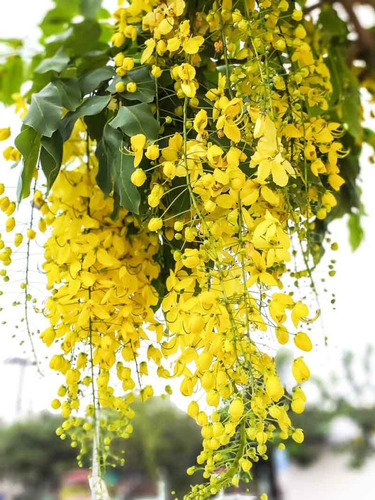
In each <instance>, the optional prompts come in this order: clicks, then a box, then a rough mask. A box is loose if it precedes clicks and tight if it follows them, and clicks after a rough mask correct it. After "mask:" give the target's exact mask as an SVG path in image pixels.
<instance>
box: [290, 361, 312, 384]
mask: <svg viewBox="0 0 375 500" xmlns="http://www.w3.org/2000/svg"><path fill="white" fill-rule="evenodd" d="M292 373H293V377H294V378H295V379H296V381H297V382H298V383H299V384H300V383H301V382H305V381H306V380H308V379H309V378H310V370H309V368H308V366H307V365H306V363H305V362H304V360H303V359H302V358H297V359H295V360H294V361H293V366H292Z"/></svg>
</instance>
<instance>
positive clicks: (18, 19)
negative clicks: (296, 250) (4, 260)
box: [0, 0, 375, 500]
mask: <svg viewBox="0 0 375 500" xmlns="http://www.w3.org/2000/svg"><path fill="white" fill-rule="evenodd" d="M104 5H105V7H106V8H108V9H109V10H110V11H113V10H114V9H115V8H116V6H117V2H116V0H107V1H105V2H104ZM50 7H51V2H49V1H48V0H38V1H37V2H30V1H28V0H13V1H12V2H7V3H6V5H5V4H4V5H2V7H1V16H0V39H3V38H9V37H12V38H21V39H22V40H23V41H24V43H25V46H26V47H27V50H29V51H30V52H31V53H32V51H33V47H36V46H37V40H38V36H39V33H38V29H37V25H38V22H39V21H40V20H41V19H42V17H43V16H44V14H45V12H46V11H47V10H48V9H49V8H50ZM373 12H374V11H373V10H372V9H367V8H366V7H365V6H363V7H360V8H359V10H358V13H359V16H360V19H361V21H362V22H363V25H364V26H365V27H369V26H374V25H375V19H374V16H373ZM0 46H1V42H0ZM1 57H2V55H1V50H0V58H1ZM363 104H364V108H365V113H366V116H368V118H367V120H368V127H369V128H372V129H374V120H373V119H372V118H371V112H372V110H373V103H370V102H369V100H368V96H366V95H365V94H364V95H363ZM0 116H1V119H0V120H1V122H0V126H1V127H5V126H8V125H9V124H12V120H13V118H12V112H9V111H7V110H5V109H3V108H2V109H1V115H0ZM369 155H370V152H367V151H365V152H364V155H363V160H362V167H363V168H362V174H361V177H362V190H363V193H362V200H363V204H364V212H365V214H366V215H365V216H363V217H362V225H363V231H364V237H363V241H362V243H361V245H360V246H359V248H358V249H357V250H356V252H355V253H353V251H352V249H351V246H350V244H349V237H348V229H347V222H348V221H347V220H346V219H341V220H336V221H335V222H334V223H333V224H332V228H331V230H332V238H333V241H337V242H338V243H339V247H340V248H339V251H338V252H336V253H335V255H334V257H333V256H332V254H328V253H327V254H326V255H325V256H324V258H323V260H322V262H321V263H320V264H319V268H318V269H317V270H316V277H317V280H318V281H319V292H320V293H319V296H320V302H321V303H320V307H321V315H320V318H319V319H318V320H317V322H316V323H315V324H314V326H313V327H312V335H311V337H312V338H313V339H314V344H315V345H314V351H313V352H312V353H310V354H308V355H307V356H306V359H307V361H308V363H309V366H310V367H311V372H312V374H313V377H312V379H311V381H309V382H308V383H307V384H305V386H304V390H305V392H306V393H307V398H308V405H307V409H306V411H305V413H303V414H302V415H297V416H295V417H294V421H295V423H296V426H298V427H302V428H303V429H304V431H305V443H304V444H303V445H297V444H296V443H289V444H287V446H286V449H285V450H280V449H278V447H277V444H275V447H274V449H272V450H270V453H269V460H268V461H266V462H262V463H259V464H257V467H256V468H255V470H254V481H253V482H252V483H251V485H250V484H243V485H242V487H241V489H240V490H236V491H228V492H227V493H226V494H225V497H221V498H226V499H232V500H234V499H236V498H237V499H241V498H259V496H260V494H261V493H263V492H266V493H268V495H269V498H270V500H297V498H298V500H300V499H301V498H303V500H313V499H314V500H315V499H316V498H319V500H331V499H339V500H349V499H350V500H352V499H356V500H361V499H366V498H372V497H373V494H372V493H371V492H372V490H373V481H374V477H375V455H374V451H375V328H374V324H373V320H372V315H371V311H372V310H373V309H374V305H373V301H374V299H373V296H374V294H373V288H374V287H373V282H374V280H375V271H374V267H375V266H374V264H373V261H374V255H375V231H374V227H375V197H374V195H373V186H375V167H374V166H373V165H372V164H371V163H370V162H369V161H368V157H369ZM4 177H6V178H7V180H8V182H9V179H8V171H6V168H5V166H4V168H3V169H0V180H1V181H4ZM19 216H20V217H21V216H22V214H21V215H19ZM332 258H335V259H336V260H337V263H336V264H335V270H336V274H335V276H332V277H328V270H329V266H330V265H331V259H332ZM46 354H47V353H46V351H45V350H44V349H43V347H40V351H39V347H38V358H39V361H40V365H41V367H42V371H43V367H44V366H45V367H46V366H48V361H47V355H46ZM292 359H293V352H292V350H288V349H285V348H283V349H282V350H281V351H280V352H279V354H278V364H279V370H280V372H281V373H282V374H284V382H285V384H286V385H287V386H288V384H290V382H291V380H290V378H289V377H290V376H289V373H290V364H291V362H292ZM58 386H59V379H58V377H57V376H54V375H51V374H49V375H48V377H43V376H41V374H40V373H39V371H38V370H37V367H36V366H35V362H34V361H33V357H32V355H31V353H30V349H29V344H28V343H27V342H24V343H21V347H20V343H19V340H17V339H15V338H14V336H13V332H12V331H11V329H10V327H9V326H5V325H0V500H16V499H17V500H43V499H45V500H47V499H54V500H55V499H56V500H84V499H89V498H91V497H90V492H89V488H88V481H87V477H88V474H89V472H90V471H89V468H88V467H89V463H87V464H84V465H86V467H87V468H85V467H84V468H81V469H79V468H78V467H77V461H76V450H75V449H73V448H71V446H70V443H69V442H68V440H66V441H62V440H60V439H59V438H58V437H57V436H56V433H55V430H56V428H57V427H58V426H59V425H60V424H61V420H60V417H59V416H58V412H53V411H52V410H50V402H51V400H52V399H53V398H54V397H55V391H56V389H57V387H58ZM176 387H178V385H176ZM162 392H163V388H161V389H160V393H162ZM177 394H178V389H177V390H176V391H174V395H173V396H171V397H170V398H166V397H157V398H154V399H153V400H150V401H148V402H147V403H145V404H141V403H137V404H136V405H135V406H136V408H135V409H136V417H135V419H134V422H133V425H134V433H133V435H132V437H131V438H130V439H129V440H127V441H126V442H125V443H121V442H119V443H118V450H119V453H120V450H121V449H122V447H125V448H126V454H125V460H126V463H125V466H124V467H116V468H113V469H112V468H110V469H109V470H108V472H107V475H106V478H105V480H106V483H107V485H108V488H109V492H110V497H111V498H112V499H119V500H120V499H121V500H123V499H125V498H126V499H141V498H142V499H144V500H146V499H159V500H162V499H165V500H166V499H174V498H177V497H178V498H182V496H183V494H184V493H185V492H186V491H188V490H189V486H190V484H191V483H192V481H193V480H196V481H198V480H199V479H200V478H199V477H198V476H197V477H195V476H193V477H191V476H187V475H186V473H185V471H186V468H188V467H189V466H191V465H193V464H194V463H195V457H196V455H197V453H199V451H200V444H201V436H200V429H199V428H198V427H197V426H196V424H195V423H194V421H193V420H192V419H190V418H189V417H187V416H186V415H185V414H184V410H185V409H186V407H187V404H188V403H189V401H188V400H187V399H186V398H183V397H182V396H178V395H177ZM195 399H197V400H198V402H199V403H200V405H202V406H203V407H204V404H205V403H204V399H203V400H202V401H201V400H200V396H199V394H198V395H196V398H195Z"/></svg>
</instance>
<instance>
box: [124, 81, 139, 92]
mask: <svg viewBox="0 0 375 500" xmlns="http://www.w3.org/2000/svg"><path fill="white" fill-rule="evenodd" d="M126 90H127V91H128V92H130V93H131V94H133V93H134V92H136V91H137V84H136V83H135V82H129V83H128V84H127V85H126Z"/></svg>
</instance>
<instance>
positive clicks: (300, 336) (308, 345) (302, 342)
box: [294, 332, 313, 351]
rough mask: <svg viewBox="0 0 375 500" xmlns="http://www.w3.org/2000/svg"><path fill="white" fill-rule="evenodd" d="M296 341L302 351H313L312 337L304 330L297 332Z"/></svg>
mask: <svg viewBox="0 0 375 500" xmlns="http://www.w3.org/2000/svg"><path fill="white" fill-rule="evenodd" d="M294 343H295V344H296V346H297V347H298V348H299V349H301V350H302V351H311V350H312V348H313V345H312V342H311V340H310V337H309V336H308V335H307V334H306V333H304V332H299V333H297V335H296V336H295V337H294Z"/></svg>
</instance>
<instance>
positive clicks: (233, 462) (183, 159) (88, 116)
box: [0, 0, 375, 500]
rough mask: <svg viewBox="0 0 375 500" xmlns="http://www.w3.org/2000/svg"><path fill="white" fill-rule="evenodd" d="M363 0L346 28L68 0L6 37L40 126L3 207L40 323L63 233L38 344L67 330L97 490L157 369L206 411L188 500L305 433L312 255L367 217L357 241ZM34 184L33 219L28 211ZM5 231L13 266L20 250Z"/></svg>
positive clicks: (65, 411) (232, 3)
mask: <svg viewBox="0 0 375 500" xmlns="http://www.w3.org/2000/svg"><path fill="white" fill-rule="evenodd" d="M360 3H362V4H368V6H369V8H371V6H372V2H346V1H344V0H343V1H342V2H337V4H340V5H339V6H338V8H339V9H341V10H340V16H341V17H345V16H346V18H347V21H348V22H345V21H343V20H341V19H340V16H339V15H338V13H337V12H336V10H335V7H336V3H335V2H332V1H325V2H324V1H322V2H317V3H315V4H311V5H310V4H308V5H305V2H304V1H303V0H300V1H292V0H290V1H286V0H261V1H255V0H215V1H214V2H211V1H207V0H133V1H131V2H130V3H129V4H128V3H124V4H123V5H121V6H120V7H119V8H118V9H117V10H116V11H115V12H114V14H113V19H111V18H110V16H109V14H108V12H107V11H106V10H104V9H103V8H102V7H101V5H100V1H98V0H96V1H95V0H91V1H90V0H83V1H82V2H80V1H78V0H75V1H67V0H55V5H54V7H53V9H52V10H51V11H49V12H48V13H47V15H46V16H45V18H44V20H43V21H42V23H41V25H40V27H41V30H42V37H41V40H40V41H41V44H42V47H43V50H42V51H41V52H40V53H38V54H36V55H35V56H34V57H33V59H32V61H31V62H30V61H23V59H22V57H21V56H20V55H19V53H20V52H21V53H22V43H21V42H20V41H17V40H11V41H8V42H6V41H3V43H7V44H8V47H9V51H10V55H9V57H8V58H6V59H5V60H4V61H3V63H2V66H1V73H2V77H3V78H2V84H1V87H0V97H1V99H2V101H3V102H4V103H6V104H10V103H11V102H12V97H11V94H13V99H16V113H18V114H19V115H20V116H21V118H22V129H21V131H20V133H19V135H18V136H17V137H16V139H15V141H14V145H6V147H5V149H4V157H5V158H6V159H8V160H11V161H13V162H20V163H21V165H20V169H21V174H20V182H19V187H18V193H17V197H18V200H14V201H11V200H10V199H9V197H8V196H6V195H3V197H2V198H1V199H0V207H1V209H2V211H3V212H4V213H5V214H6V215H7V217H8V218H7V220H6V222H5V225H6V231H7V232H9V233H10V232H14V233H15V236H14V247H19V246H20V245H25V246H26V248H27V252H26V253H27V259H26V260H25V276H26V279H25V281H24V283H23V284H22V286H23V289H24V291H25V304H26V305H25V315H26V324H27V323H28V322H27V311H28V308H30V304H31V305H32V302H31V301H30V294H31V293H32V290H31V285H30V280H29V279H28V261H29V257H30V253H31V252H32V250H31V244H32V240H34V239H35V238H36V239H38V238H40V237H41V236H40V233H44V232H45V234H46V236H45V237H44V240H43V241H44V257H43V259H42V262H41V263H40V266H41V268H42V269H43V271H44V273H45V276H46V286H47V294H48V295H47V298H46V300H45V302H44V303H43V305H42V306H41V307H39V309H41V310H42V312H43V314H44V316H45V317H46V318H47V319H48V322H49V327H48V328H47V329H46V330H44V331H43V332H42V333H41V335H40V338H41V339H42V341H43V342H44V343H45V344H47V345H48V346H50V345H52V344H53V345H57V346H58V353H57V354H53V355H52V356H51V360H50V368H51V369H52V370H57V371H58V372H61V374H62V375H63V377H64V378H63V384H62V385H61V387H60V388H59V389H58V398H56V399H55V400H54V401H53V402H52V406H53V408H55V409H58V408H60V407H61V412H62V415H63V417H64V418H65V419H66V420H65V422H64V424H63V425H62V427H61V428H59V429H58V430H57V433H58V434H59V435H60V436H61V437H62V438H65V437H66V435H67V434H70V436H71V438H72V446H77V447H78V448H79V450H80V451H79V455H78V457H79V459H80V457H81V455H82V453H84V452H85V451H87V448H88V446H89V443H92V442H93V443H94V454H93V469H94V477H93V483H95V484H93V488H94V489H95V488H97V490H98V493H97V498H101V497H102V496H103V495H104V493H100V492H99V490H100V489H102V488H104V485H103V482H102V481H101V474H102V471H103V469H104V467H105V464H106V462H107V461H108V460H110V459H111V457H112V452H111V441H112V438H113V437H115V436H120V437H122V438H126V437H128V436H129V434H130V433H131V431H132V425H131V419H132V417H133V415H134V412H133V409H132V403H133V401H134V399H135V397H136V396H137V395H139V396H140V398H141V399H142V400H143V401H144V400H146V399H148V398H150V397H152V396H153V394H154V385H158V386H160V381H165V383H166V384H168V381H169V380H170V379H172V378H179V379H180V391H181V393H182V394H183V395H184V396H186V397H189V398H191V402H190V404H189V406H188V413H189V415H190V416H191V417H192V418H194V419H196V421H197V422H198V424H199V425H200V426H201V427H202V437H203V444H202V451H201V453H200V455H199V456H198V457H197V464H196V465H193V466H192V467H191V468H190V469H188V473H189V474H193V473H194V472H195V470H197V469H201V470H203V476H204V478H205V480H206V482H205V483H204V484H201V485H198V486H194V487H193V488H192V490H191V492H190V493H189V494H188V495H187V496H186V498H188V499H189V498H191V499H197V500H200V499H204V498H208V497H210V496H212V495H215V494H216V493H217V492H218V491H220V490H221V489H222V488H225V487H227V486H229V485H237V484H238V482H239V480H240V478H246V477H248V478H251V468H252V465H253V463H254V461H258V460H259V459H261V458H267V446H268V443H269V442H270V441H272V440H274V439H278V440H279V441H283V440H287V439H289V438H292V439H294V440H295V441H296V442H298V443H301V442H302V441H303V431H302V429H298V428H295V427H294V425H293V413H301V412H303V410H304V405H305V400H306V398H305V394H304V392H303V390H302V388H301V385H300V384H302V383H303V382H304V381H305V380H307V379H308V378H309V376H310V371H309V368H308V366H307V365H306V363H305V361H304V358H303V354H304V352H306V351H310V350H312V347H313V342H314V339H311V338H310V336H309V333H308V330H309V329H310V327H309V323H311V321H313V320H314V317H316V315H317V314H316V309H317V308H316V307H315V305H316V302H315V299H314V294H315V295H316V294H317V290H316V287H315V284H314V268H315V266H316V265H317V263H318V262H319V260H320V258H321V256H322V254H323V253H324V249H325V247H327V245H328V247H331V249H332V250H336V249H337V244H336V243H332V244H331V241H330V240H329V239H327V237H326V235H327V228H328V227H329V223H330V222H331V221H332V220H333V219H334V218H336V217H340V216H342V215H343V214H345V213H348V214H350V216H349V225H350V230H351V233H350V234H351V240H352V244H353V246H354V247H355V246H357V245H358V244H359V242H360V238H361V227H360V214H361V205H360V199H359V188H358V186H357V177H358V174H359V156H360V153H361V150H362V146H363V144H364V143H368V144H370V145H373V144H374V134H373V132H372V131H371V130H369V129H366V128H364V127H363V125H362V123H363V110H362V107H361V101H360V88H361V87H362V88H365V89H367V94H366V98H367V99H369V96H370V97H371V95H372V92H373V90H374V84H373V72H374V68H373V62H374V57H375V54H374V51H373V44H372V32H371V30H366V29H364V28H363V27H362V26H361V24H360V22H359V19H358V16H357V11H356V8H355V4H360ZM372 7H373V6H372ZM348 26H349V27H351V29H352V30H353V31H354V32H355V33H356V37H353V36H350V37H349V35H350V33H349V29H348ZM353 39H354V41H352V40H353ZM26 65H27V66H28V67H27V70H26ZM25 81H29V82H31V90H28V91H26V92H23V94H22V95H21V93H18V94H16V95H15V92H17V91H19V90H20V89H21V85H22V83H24V82H25ZM29 87H30V85H29ZM24 88H25V87H22V89H24ZM0 135H1V138H2V139H3V140H9V136H10V131H9V129H2V130H1V133H0ZM2 190H4V188H3V187H2ZM25 198H30V199H31V200H32V203H33V207H34V215H33V217H32V218H31V223H30V226H29V228H28V230H27V232H26V233H27V234H25V235H24V234H22V232H17V227H16V223H15V219H14V215H13V212H14V210H15V208H16V202H18V203H20V202H21V201H22V200H23V199H25ZM36 209H38V215H35V213H36ZM37 218H39V222H38V223H36V219H37ZM24 236H25V238H24ZM2 247H3V249H2V251H1V253H0V260H1V262H2V264H3V266H4V268H3V270H2V271H1V273H2V275H3V276H4V278H5V279H9V276H8V273H9V275H10V273H11V271H10V269H11V261H12V253H13V252H14V251H15V250H14V248H12V246H5V244H4V242H2ZM8 269H9V271H8ZM330 273H331V274H333V273H334V271H333V270H331V271H330ZM291 278H292V279H291ZM306 281H307V282H308V283H309V284H310V290H312V293H311V294H308V293H306V292H304V291H303V290H306V287H304V288H303V287H301V286H300V282H302V283H303V282H306ZM292 283H293V284H292ZM308 302H309V303H308ZM309 307H310V309H309ZM34 308H36V306H35V307H34ZM288 342H292V343H294V344H295V345H296V346H297V347H298V348H299V349H300V351H301V352H300V356H297V357H296V358H295V360H294V362H293V366H292V374H293V376H294V379H295V382H296V386H295V388H294V390H293V392H292V393H291V394H289V393H287V392H286V391H285V389H284V387H283V385H282V383H281V382H280V379H279V375H278V373H277V370H276V364H275V352H276V347H275V346H276V344H277V343H279V344H282V345H284V344H287V343H288ZM54 352H56V348H55V351H54ZM153 382H154V384H153ZM166 390H167V392H168V391H170V387H169V385H167V388H166ZM202 391H204V393H205V397H203V398H202V397H201V401H199V403H198V402H197V401H196V399H197V395H198V394H201V392H202ZM109 410H111V411H109ZM280 446H281V447H282V446H283V444H282V443H281V444H280Z"/></svg>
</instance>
